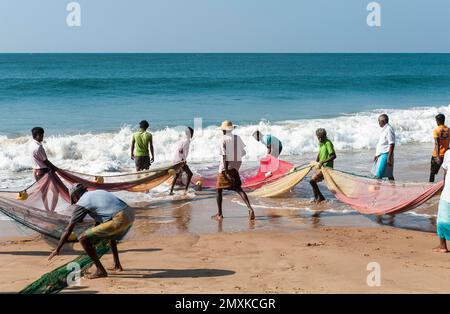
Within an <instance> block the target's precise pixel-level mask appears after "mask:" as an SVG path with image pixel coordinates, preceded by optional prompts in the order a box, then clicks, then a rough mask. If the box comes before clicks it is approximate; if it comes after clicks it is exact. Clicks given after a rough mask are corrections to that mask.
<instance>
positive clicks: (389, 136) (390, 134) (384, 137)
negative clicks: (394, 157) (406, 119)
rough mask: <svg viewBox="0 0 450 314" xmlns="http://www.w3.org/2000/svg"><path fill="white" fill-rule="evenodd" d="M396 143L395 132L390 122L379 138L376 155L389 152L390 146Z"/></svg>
mask: <svg viewBox="0 0 450 314" xmlns="http://www.w3.org/2000/svg"><path fill="white" fill-rule="evenodd" d="M391 144H395V132H394V129H393V128H392V127H391V125H390V124H389V123H386V124H385V126H384V127H383V128H382V129H381V133H380V138H379V139H378V143H377V149H376V152H375V156H380V155H381V154H384V153H387V152H389V146H390V145H391Z"/></svg>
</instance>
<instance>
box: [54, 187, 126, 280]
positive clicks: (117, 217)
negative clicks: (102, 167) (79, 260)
mask: <svg viewBox="0 0 450 314" xmlns="http://www.w3.org/2000/svg"><path fill="white" fill-rule="evenodd" d="M70 200H71V203H72V205H71V206H73V214H72V218H71V219H70V223H69V225H68V226H67V228H66V230H65V231H64V232H63V234H62V235H61V239H60V240H59V244H58V247H57V248H56V249H55V250H54V251H53V252H52V254H51V255H50V257H49V258H48V259H49V260H51V259H52V258H53V257H55V256H56V255H59V251H60V250H61V248H62V246H63V245H64V243H65V242H66V241H67V239H68V238H69V236H70V234H71V233H72V231H73V229H74V227H75V225H76V224H77V223H80V222H82V221H83V219H84V217H86V215H89V216H91V217H92V218H93V219H94V220H95V226H94V227H92V228H90V229H88V230H86V231H85V232H83V233H82V234H81V235H80V236H79V238H78V240H79V241H80V243H81V245H82V246H83V249H84V250H85V251H86V253H87V254H88V255H89V257H90V258H91V259H92V261H93V262H94V264H95V266H96V267H97V271H96V272H95V273H93V274H91V275H89V276H88V277H87V278H89V279H94V278H100V277H107V276H108V273H107V272H106V270H105V268H104V267H103V265H102V263H100V259H99V258H98V256H97V252H96V250H95V247H94V245H95V244H96V243H97V242H99V241H100V240H109V243H110V246H111V251H112V254H113V258H114V267H113V268H112V269H110V270H116V271H121V270H123V269H122V265H121V264H120V261H119V253H118V251H117V242H116V241H117V240H120V239H122V238H123V237H124V236H125V235H126V234H127V232H128V231H129V230H130V228H131V226H132V225H133V222H134V210H133V209H132V208H130V207H129V206H128V205H127V204H126V203H125V202H124V201H122V200H121V199H119V198H118V197H116V196H115V195H114V194H112V193H109V192H106V191H101V190H98V191H87V190H86V188H85V187H83V185H81V184H76V185H74V186H73V187H71V188H70Z"/></svg>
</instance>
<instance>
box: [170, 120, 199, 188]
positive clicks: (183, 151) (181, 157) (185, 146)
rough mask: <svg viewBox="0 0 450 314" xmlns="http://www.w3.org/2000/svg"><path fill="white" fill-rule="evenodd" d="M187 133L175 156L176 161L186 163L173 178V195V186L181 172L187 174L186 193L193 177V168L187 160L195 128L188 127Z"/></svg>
mask: <svg viewBox="0 0 450 314" xmlns="http://www.w3.org/2000/svg"><path fill="white" fill-rule="evenodd" d="M185 133H186V137H185V138H184V139H183V140H182V141H181V142H180V143H179V144H178V148H177V151H176V152H175V158H174V163H179V162H182V161H184V162H185V164H184V165H183V167H182V168H181V169H180V171H178V172H177V174H176V175H175V177H174V178H173V181H172V186H171V188H170V195H173V188H174V187H175V184H176V183H177V180H178V178H179V177H180V176H181V174H182V173H183V172H185V173H186V175H187V181H186V187H185V190H184V193H187V191H188V188H189V184H190V183H191V179H192V176H193V173H192V171H191V169H189V166H188V165H187V163H186V160H187V157H188V154H189V146H190V145H191V139H192V137H193V136H194V129H193V128H191V127H187V129H186V132H185Z"/></svg>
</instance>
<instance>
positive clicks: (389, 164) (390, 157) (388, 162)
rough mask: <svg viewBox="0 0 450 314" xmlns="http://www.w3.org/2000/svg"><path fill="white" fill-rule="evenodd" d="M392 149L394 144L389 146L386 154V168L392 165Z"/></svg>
mask: <svg viewBox="0 0 450 314" xmlns="http://www.w3.org/2000/svg"><path fill="white" fill-rule="evenodd" d="M394 148H395V144H390V145H389V153H388V160H387V164H388V166H392V165H393V164H394Z"/></svg>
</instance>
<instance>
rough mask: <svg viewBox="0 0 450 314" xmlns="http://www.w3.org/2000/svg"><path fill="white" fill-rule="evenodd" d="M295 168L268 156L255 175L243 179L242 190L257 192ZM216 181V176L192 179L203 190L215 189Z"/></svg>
mask: <svg viewBox="0 0 450 314" xmlns="http://www.w3.org/2000/svg"><path fill="white" fill-rule="evenodd" d="M293 168H294V165H293V164H291V163H289V162H286V161H283V160H280V159H278V158H276V157H273V156H271V155H267V156H266V157H264V158H262V159H261V160H260V163H259V168H258V170H257V171H256V174H255V175H252V176H249V177H247V178H243V179H242V188H244V189H246V190H255V189H257V188H260V187H261V186H263V185H265V184H268V183H270V182H274V181H276V180H278V179H279V178H281V177H283V176H284V175H285V174H287V173H288V172H289V171H290V170H291V169H293ZM216 180H217V177H216V176H203V177H202V176H194V177H193V179H192V181H193V182H194V183H195V184H196V185H197V186H201V187H202V188H215V187H216Z"/></svg>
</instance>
